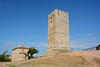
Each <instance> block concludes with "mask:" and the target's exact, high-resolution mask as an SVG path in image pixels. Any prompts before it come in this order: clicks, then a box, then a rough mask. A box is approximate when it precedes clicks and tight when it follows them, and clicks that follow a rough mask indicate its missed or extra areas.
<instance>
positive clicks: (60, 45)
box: [47, 9, 70, 51]
mask: <svg viewBox="0 0 100 67" xmlns="http://www.w3.org/2000/svg"><path fill="white" fill-rule="evenodd" d="M51 49H66V50H68V51H70V39H69V18H68V12H64V11H61V10H57V9H55V10H54V11H53V12H52V13H51V14H49V15H48V45H47V50H51Z"/></svg>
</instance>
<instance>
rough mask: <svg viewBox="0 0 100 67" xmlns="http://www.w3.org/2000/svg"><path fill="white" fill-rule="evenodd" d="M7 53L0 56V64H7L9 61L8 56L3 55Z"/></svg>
mask: <svg viewBox="0 0 100 67" xmlns="http://www.w3.org/2000/svg"><path fill="white" fill-rule="evenodd" d="M7 52H8V51H6V52H4V53H3V54H1V55H0V62H8V61H10V60H11V59H9V58H8V57H9V55H5V54H6V53H7Z"/></svg>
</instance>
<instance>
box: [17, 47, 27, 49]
mask: <svg viewBox="0 0 100 67" xmlns="http://www.w3.org/2000/svg"><path fill="white" fill-rule="evenodd" d="M17 48H19V49H29V48H27V47H22V46H21V47H17Z"/></svg>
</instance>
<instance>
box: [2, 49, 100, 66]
mask: <svg viewBox="0 0 100 67" xmlns="http://www.w3.org/2000/svg"><path fill="white" fill-rule="evenodd" d="M0 67H100V50H93V51H73V52H67V53H61V54H58V55H54V56H47V57H40V58H35V59H30V60H24V61H18V62H2V63H0Z"/></svg>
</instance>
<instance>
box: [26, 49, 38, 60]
mask: <svg viewBox="0 0 100 67" xmlns="http://www.w3.org/2000/svg"><path fill="white" fill-rule="evenodd" d="M38 52H39V50H37V49H35V48H34V47H30V48H29V51H28V54H30V56H31V58H33V54H35V53H38Z"/></svg>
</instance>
